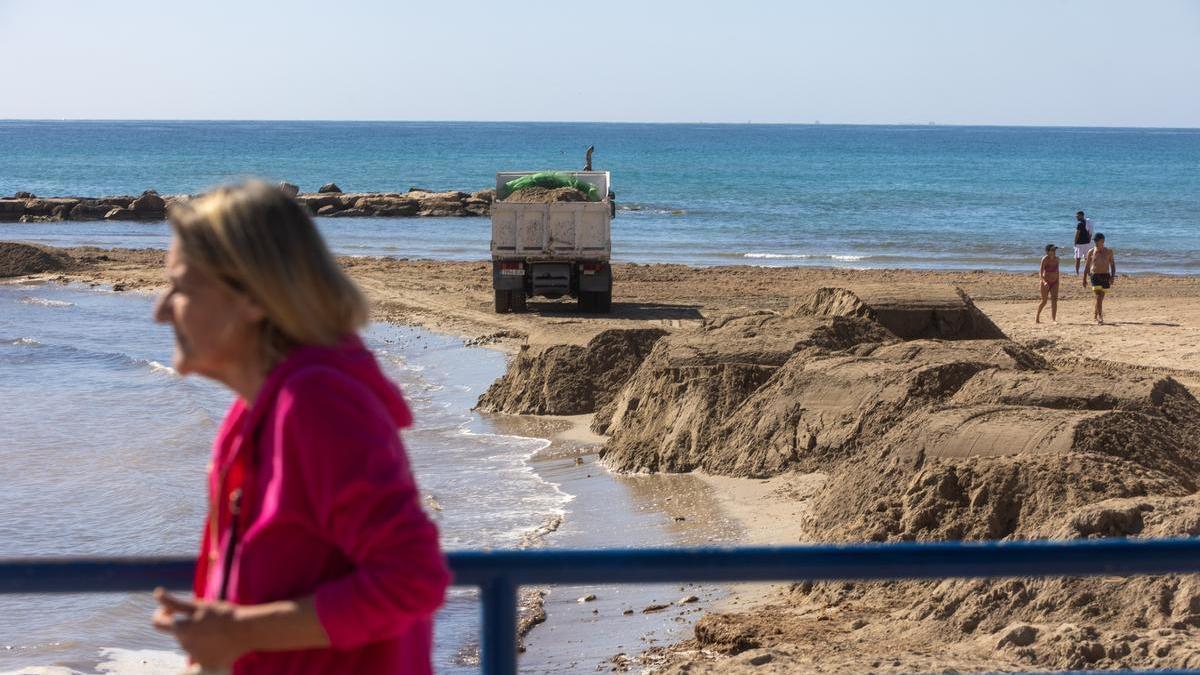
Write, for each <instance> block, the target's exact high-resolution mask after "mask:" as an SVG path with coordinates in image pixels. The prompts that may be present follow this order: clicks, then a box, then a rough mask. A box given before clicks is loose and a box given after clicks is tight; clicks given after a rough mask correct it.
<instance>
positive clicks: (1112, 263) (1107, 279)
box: [1083, 232, 1117, 324]
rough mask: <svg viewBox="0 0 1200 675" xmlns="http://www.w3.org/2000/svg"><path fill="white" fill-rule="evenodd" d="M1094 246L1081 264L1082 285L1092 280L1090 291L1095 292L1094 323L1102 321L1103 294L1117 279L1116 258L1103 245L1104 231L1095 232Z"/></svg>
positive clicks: (1111, 251) (1110, 250)
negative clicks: (1082, 264) (1085, 260)
mask: <svg viewBox="0 0 1200 675" xmlns="http://www.w3.org/2000/svg"><path fill="white" fill-rule="evenodd" d="M1094 241H1095V244H1096V246H1095V248H1093V249H1092V250H1090V251H1088V254H1087V262H1086V263H1085V264H1084V266H1083V287H1084V288H1087V287H1088V280H1089V278H1090V279H1091V282H1092V292H1093V293H1095V294H1096V312H1095V319H1096V323H1098V324H1102V323H1104V294H1105V293H1107V292H1108V290H1109V289H1110V288H1112V285H1113V282H1115V281H1116V280H1117V259H1116V257H1115V256H1113V250H1112V249H1111V248H1109V247H1107V246H1105V245H1104V233H1103V232H1097V233H1096V236H1095V237H1094Z"/></svg>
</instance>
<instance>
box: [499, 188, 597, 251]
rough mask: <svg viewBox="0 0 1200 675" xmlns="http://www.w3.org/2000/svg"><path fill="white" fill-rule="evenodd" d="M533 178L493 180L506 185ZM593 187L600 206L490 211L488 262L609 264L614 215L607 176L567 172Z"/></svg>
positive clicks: (516, 206) (514, 205) (503, 205)
mask: <svg viewBox="0 0 1200 675" xmlns="http://www.w3.org/2000/svg"><path fill="white" fill-rule="evenodd" d="M528 173H532V172H505V173H498V174H496V186H497V189H498V190H499V189H500V188H501V187H502V186H503V185H504V183H506V182H508V181H510V180H513V179H514V178H520V177H521V176H524V175H527V174H528ZM565 173H569V174H570V175H572V176H575V177H576V178H579V179H580V180H584V181H587V182H589V183H591V184H592V185H595V186H596V188H597V191H598V192H599V194H601V195H604V198H603V199H602V200H601V201H598V202H555V203H553V204H522V203H518V202H504V201H498V202H496V203H494V204H493V205H492V210H491V216H492V258H493V259H496V260H506V259H507V260H515V259H520V260H608V259H609V257H610V256H611V254H612V212H611V210H610V209H611V205H610V203H609V200H608V196H607V195H608V185H609V175H608V172H607V171H590V172H583V171H578V172H565Z"/></svg>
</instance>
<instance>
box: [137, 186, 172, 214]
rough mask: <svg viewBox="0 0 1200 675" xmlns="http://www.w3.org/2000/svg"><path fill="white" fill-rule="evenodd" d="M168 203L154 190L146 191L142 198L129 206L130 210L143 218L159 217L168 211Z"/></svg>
mask: <svg viewBox="0 0 1200 675" xmlns="http://www.w3.org/2000/svg"><path fill="white" fill-rule="evenodd" d="M166 209H167V202H166V201H165V200H163V198H162V197H159V196H158V193H157V192H155V191H153V190H146V191H145V192H143V193H142V196H141V197H138V198H137V199H135V200H133V202H131V203H130V204H129V210H130V211H133V212H134V213H137V214H138V215H142V216H151V215H158V214H161V213H163V212H164V211H166Z"/></svg>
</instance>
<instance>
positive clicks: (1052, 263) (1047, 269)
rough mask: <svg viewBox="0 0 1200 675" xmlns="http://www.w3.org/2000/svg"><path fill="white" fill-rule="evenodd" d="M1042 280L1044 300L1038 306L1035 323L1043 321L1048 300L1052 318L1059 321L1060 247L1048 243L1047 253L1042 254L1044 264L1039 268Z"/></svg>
mask: <svg viewBox="0 0 1200 675" xmlns="http://www.w3.org/2000/svg"><path fill="white" fill-rule="evenodd" d="M1038 278H1039V279H1040V280H1041V292H1042V302H1041V304H1039V305H1038V308H1037V318H1035V319H1034V323H1041V322H1042V310H1043V309H1045V307H1046V301H1047V300H1049V301H1050V320H1051V321H1053V322H1054V323H1058V247H1057V246H1055V245H1054V244H1046V255H1044V256H1042V266H1041V268H1040V269H1039V270H1038Z"/></svg>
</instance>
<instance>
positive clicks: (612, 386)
mask: <svg viewBox="0 0 1200 675" xmlns="http://www.w3.org/2000/svg"><path fill="white" fill-rule="evenodd" d="M664 335H666V332H665V331H662V330H659V329H656V328H639V329H633V330H606V331H602V332H600V333H598V334H597V335H596V336H595V337H593V338H592V339H591V340H590V341H589V342H588V343H587V345H585V346H582V347H581V346H579V345H553V346H549V347H543V348H541V349H533V348H530V347H529V346H528V345H526V346H524V347H523V348H522V349H521V352H520V353H518V354H517V355H516V356H515V357H514V358H513V359H512V360H511V361H510V362H509V365H508V370H507V371H506V372H505V374H504V376H503V377H501V378H500V379H498V380H496V381H495V382H494V383H492V386H491V387H489V388H488V390H487V391H486V392H484V394H483V396H480V397H479V402H478V403H477V404H476V407H477V408H478V409H479V410H483V411H485V412H501V413H509V414H519V415H580V414H585V413H590V412H594V411H595V410H597V409H598V408H600V407H602V406H604V405H606V404H608V402H609V401H611V400H612V398H613V397H614V396H615V395H616V393H617V392H618V391H620V390H621V388H622V387H623V386H624V385H625V382H626V381H627V380H628V379H629V377H630V375H632V374H633V372H634V371H635V370H636V369H637V367H638V366H639V365H641V362H642V360H643V359H645V358H646V355H647V354H648V353H650V350H651V348H652V347H653V346H654V343H655V342H657V341H658V340H659V338H661V337H662V336H664Z"/></svg>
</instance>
